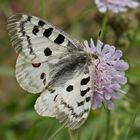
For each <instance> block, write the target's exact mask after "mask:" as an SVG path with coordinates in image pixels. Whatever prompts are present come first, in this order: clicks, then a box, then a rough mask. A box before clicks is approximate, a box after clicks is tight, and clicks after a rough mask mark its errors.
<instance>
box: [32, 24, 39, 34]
mask: <svg viewBox="0 0 140 140" xmlns="http://www.w3.org/2000/svg"><path fill="white" fill-rule="evenodd" d="M38 32H39V29H38V26H34V28H33V31H32V33H33V34H34V35H36V34H37V33H38Z"/></svg>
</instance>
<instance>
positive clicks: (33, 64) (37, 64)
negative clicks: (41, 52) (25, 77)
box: [32, 63, 41, 68]
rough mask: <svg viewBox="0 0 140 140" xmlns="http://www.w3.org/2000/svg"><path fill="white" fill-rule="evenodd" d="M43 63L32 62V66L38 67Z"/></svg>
mask: <svg viewBox="0 0 140 140" xmlns="http://www.w3.org/2000/svg"><path fill="white" fill-rule="evenodd" d="M40 65H41V63H32V66H33V67H35V68H38V67H40Z"/></svg>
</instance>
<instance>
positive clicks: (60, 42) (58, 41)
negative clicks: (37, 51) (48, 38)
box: [54, 34, 65, 44]
mask: <svg viewBox="0 0 140 140" xmlns="http://www.w3.org/2000/svg"><path fill="white" fill-rule="evenodd" d="M64 39H65V37H64V36H63V35H62V34H59V35H58V36H57V38H56V39H55V40H54V42H55V43H57V44H62V43H63V42H64Z"/></svg>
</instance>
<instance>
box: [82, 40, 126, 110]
mask: <svg viewBox="0 0 140 140" xmlns="http://www.w3.org/2000/svg"><path fill="white" fill-rule="evenodd" d="M84 44H85V46H86V48H87V50H88V51H89V52H90V53H92V54H93V55H96V56H97V59H95V61H94V64H95V71H94V93H93V100H92V107H93V109H96V108H99V107H101V106H102V104H104V105H105V106H106V107H107V108H108V109H112V108H113V103H112V101H113V100H115V99H118V98H119V95H118V94H117V92H118V91H121V90H120V88H121V86H122V85H124V84H126V83H127V79H126V77H125V70H127V69H128V64H127V63H126V62H125V61H124V60H122V59H121V57H122V52H121V51H120V50H116V49H115V47H114V46H111V45H108V44H105V45H104V44H103V42H101V41H100V40H98V41H97V45H96V46H95V44H94V42H93V40H92V39H91V41H90V45H89V44H88V42H87V41H86V40H85V41H84Z"/></svg>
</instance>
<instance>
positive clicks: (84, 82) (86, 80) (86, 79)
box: [81, 77, 90, 85]
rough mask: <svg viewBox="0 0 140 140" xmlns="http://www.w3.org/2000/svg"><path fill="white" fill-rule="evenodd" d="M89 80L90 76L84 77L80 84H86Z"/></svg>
mask: <svg viewBox="0 0 140 140" xmlns="http://www.w3.org/2000/svg"><path fill="white" fill-rule="evenodd" d="M89 80H90V77H87V78H84V79H82V80H81V85H86V84H87V83H88V82H89Z"/></svg>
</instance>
